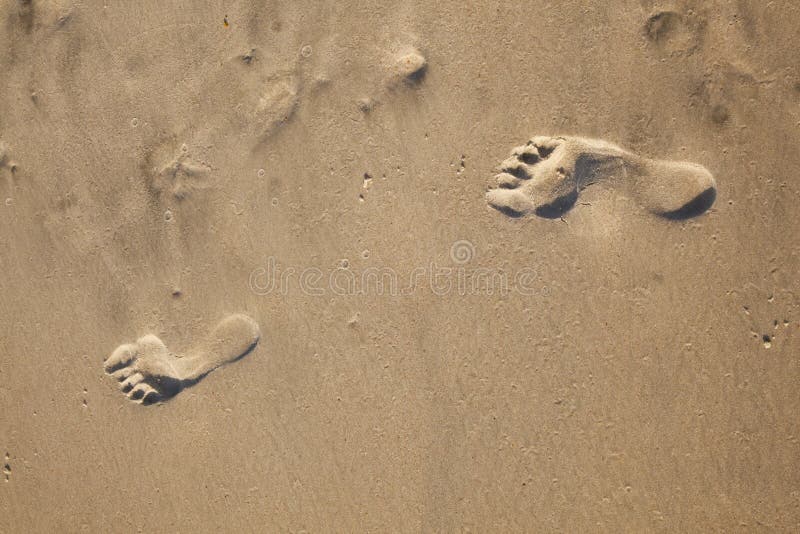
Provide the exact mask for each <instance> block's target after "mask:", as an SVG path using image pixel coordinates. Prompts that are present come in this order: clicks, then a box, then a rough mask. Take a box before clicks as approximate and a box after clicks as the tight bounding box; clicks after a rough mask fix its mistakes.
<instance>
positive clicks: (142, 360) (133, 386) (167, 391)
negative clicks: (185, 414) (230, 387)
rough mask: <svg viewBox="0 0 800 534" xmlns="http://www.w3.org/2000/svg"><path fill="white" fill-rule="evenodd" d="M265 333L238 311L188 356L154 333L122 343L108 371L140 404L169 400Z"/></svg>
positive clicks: (240, 353) (244, 351) (236, 356)
mask: <svg viewBox="0 0 800 534" xmlns="http://www.w3.org/2000/svg"><path fill="white" fill-rule="evenodd" d="M260 337H261V332H260V330H259V328H258V325H257V324H256V322H255V321H253V319H251V318H250V317H247V316H246V315H240V314H234V315H229V316H228V317H226V318H225V319H223V320H222V321H221V322H220V323H219V324H218V325H217V326H216V327H214V329H213V330H212V331H211V332H210V333H209V335H208V336H207V337H206V339H205V340H203V341H202V342H201V343H200V344H199V345H198V346H197V347H195V348H194V349H192V350H190V351H189V352H187V353H186V354H185V355H177V354H174V353H172V352H170V350H169V349H167V347H166V345H164V343H163V342H162V341H161V340H160V339H159V338H158V337H156V336H154V335H146V336H144V337H141V338H139V339H138V340H137V341H136V342H135V343H129V344H125V345H120V346H119V347H117V349H116V350H115V351H114V352H113V353H112V354H111V356H109V357H108V359H106V361H105V364H104V367H105V371H106V373H108V374H109V375H111V376H113V377H114V378H116V379H117V380H118V381H119V382H120V389H122V392H123V393H125V394H126V395H127V396H128V398H129V399H130V400H132V401H135V402H137V403H140V404H153V403H156V402H161V401H165V400H167V399H170V398H172V397H174V396H175V395H177V394H178V393H180V392H181V391H182V390H183V389H185V388H187V387H189V386H193V385H194V384H197V383H198V382H199V381H200V380H202V379H203V378H205V377H206V375H208V373H210V372H211V371H213V370H214V369H216V368H218V367H220V366H222V365H224V364H226V363H230V362H234V361H236V360H238V359H240V358H242V357H244V356H245V355H247V354H248V353H250V351H252V350H253V349H254V348H255V346H256V345H257V344H258V340H259V338H260Z"/></svg>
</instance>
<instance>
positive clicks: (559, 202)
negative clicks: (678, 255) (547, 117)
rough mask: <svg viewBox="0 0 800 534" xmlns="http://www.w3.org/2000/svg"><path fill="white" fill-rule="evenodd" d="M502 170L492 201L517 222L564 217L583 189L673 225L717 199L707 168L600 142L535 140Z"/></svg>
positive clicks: (513, 154)
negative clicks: (625, 197)
mask: <svg viewBox="0 0 800 534" xmlns="http://www.w3.org/2000/svg"><path fill="white" fill-rule="evenodd" d="M500 170H501V173H500V174H498V175H497V177H496V179H497V186H498V187H497V189H492V190H491V191H489V192H488V193H487V194H486V201H487V202H488V203H489V205H490V206H492V207H493V208H495V209H497V210H499V211H501V212H502V213H505V214H506V215H508V216H511V217H522V216H525V215H528V214H535V215H538V216H540V217H547V218H557V217H560V216H562V215H563V214H564V213H565V212H566V211H568V210H569V209H570V208H572V206H574V205H575V202H576V201H577V200H578V195H579V193H580V191H581V190H582V189H584V188H585V187H587V186H589V185H591V184H593V183H598V182H609V183H611V184H612V186H613V187H619V188H620V189H622V190H624V191H626V192H628V193H629V194H630V195H631V196H632V197H634V198H635V199H636V200H637V201H638V202H639V203H640V204H641V205H642V206H643V207H644V208H645V209H647V210H648V211H650V212H652V213H654V214H656V215H659V216H662V217H665V218H668V219H685V218H689V217H694V216H696V215H700V214H701V213H703V212H705V211H706V210H707V209H708V208H710V207H711V205H712V204H713V203H714V200H715V199H716V196H717V187H716V182H715V181H714V177H713V176H712V175H711V173H710V172H708V170H707V169H706V168H705V167H703V166H701V165H696V164H694V163H689V162H686V161H663V160H654V159H649V158H645V157H641V156H638V155H636V154H633V153H631V152H629V151H627V150H625V149H623V148H621V147H619V146H617V145H614V144H611V143H608V142H606V141H602V140H598V139H584V138H581V137H541V136H540V137H534V138H532V139H531V140H530V141H528V142H527V143H526V144H525V145H523V146H519V147H517V148H515V149H513V150H512V151H511V155H510V156H509V157H508V158H507V159H506V160H505V161H503V162H502V163H501V164H500Z"/></svg>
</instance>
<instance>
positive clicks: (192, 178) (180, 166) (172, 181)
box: [152, 152, 211, 201]
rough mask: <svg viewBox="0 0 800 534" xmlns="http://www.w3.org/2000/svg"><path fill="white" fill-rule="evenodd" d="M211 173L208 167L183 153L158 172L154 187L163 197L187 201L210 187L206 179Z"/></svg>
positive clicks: (154, 178) (153, 182)
mask: <svg viewBox="0 0 800 534" xmlns="http://www.w3.org/2000/svg"><path fill="white" fill-rule="evenodd" d="M210 172H211V168H210V167H209V166H208V165H206V164H204V163H198V162H196V161H194V160H193V159H192V158H190V157H189V156H188V154H187V153H185V152H183V153H181V154H179V155H178V156H176V157H175V159H173V160H172V161H171V162H170V163H169V164H167V165H165V166H164V167H162V168H161V169H159V170H158V172H157V173H156V174H155V176H154V177H153V180H152V187H153V189H154V190H155V191H157V192H158V193H159V194H161V195H169V196H171V197H172V198H174V199H175V200H177V201H181V200H185V199H186V198H188V197H190V196H191V195H192V193H193V192H195V191H199V190H201V189H206V188H207V187H208V186H209V184H208V183H207V181H206V180H205V179H206V178H207V177H208V175H209V174H210Z"/></svg>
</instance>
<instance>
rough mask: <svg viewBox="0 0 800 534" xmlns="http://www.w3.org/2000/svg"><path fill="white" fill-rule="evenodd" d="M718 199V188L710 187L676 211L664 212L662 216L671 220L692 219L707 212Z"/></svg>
mask: <svg viewBox="0 0 800 534" xmlns="http://www.w3.org/2000/svg"><path fill="white" fill-rule="evenodd" d="M716 200H717V190H716V189H714V188H709V189H706V190H705V191H703V192H702V193H700V194H699V195H697V196H696V197H695V198H694V199H692V200H691V201H690V202H688V203H686V204H684V205H683V206H681V207H680V208H678V209H676V210H674V211H668V212H666V213H664V214H662V217H664V218H665V219H669V220H671V221H680V220H683V219H691V218H692V217H697V216H699V215H702V214H703V213H705V212H706V211H707V210H708V209H709V208H710V207H711V206H712V205H714V202H715V201H716Z"/></svg>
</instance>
